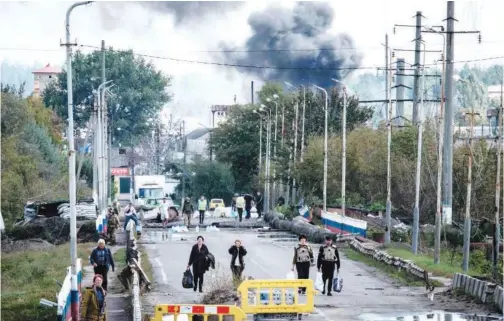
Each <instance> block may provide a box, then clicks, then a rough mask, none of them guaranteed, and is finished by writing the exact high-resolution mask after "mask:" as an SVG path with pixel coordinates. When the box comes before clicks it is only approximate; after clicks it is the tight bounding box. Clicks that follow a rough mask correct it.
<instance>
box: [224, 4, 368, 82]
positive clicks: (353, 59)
mask: <svg viewBox="0 0 504 321" xmlns="http://www.w3.org/2000/svg"><path fill="white" fill-rule="evenodd" d="M333 19H334V10H333V9H332V8H331V7H330V6H329V4H328V3H323V2H297V3H296V4H295V6H294V8H293V9H287V8H280V7H268V8H267V9H265V10H264V11H262V12H257V13H254V14H252V15H251V16H250V17H249V19H248V24H249V26H250V27H251V29H252V36H251V37H250V38H249V39H248V40H247V42H246V44H245V50H243V49H237V48H236V47H234V46H230V45H227V44H221V49H223V50H224V55H225V56H226V58H227V61H229V62H232V63H234V64H240V65H257V66H270V67H277V68H293V69H244V68H240V69H239V70H240V71H243V72H244V71H245V70H246V71H248V72H250V73H252V74H253V75H255V76H257V77H259V78H260V79H261V80H264V81H267V80H274V81H289V82H290V83H292V84H294V85H299V84H307V83H311V84H317V85H320V86H324V87H328V86H331V83H332V82H331V78H336V79H342V78H344V77H345V76H346V75H347V74H349V73H350V72H351V70H337V69H338V68H355V67H358V66H359V65H360V63H361V61H362V55H360V54H359V53H357V51H356V50H354V49H349V48H355V45H354V42H353V40H352V38H351V37H350V36H348V35H345V34H339V35H332V34H329V33H328V31H329V29H330V28H331V24H332V22H333ZM312 49H323V50H312ZM233 50H236V51H240V50H242V51H246V52H230V51H233ZM306 68H315V69H312V70H307V69H306ZM300 69H301V70H300ZM331 69H333V70H331Z"/></svg>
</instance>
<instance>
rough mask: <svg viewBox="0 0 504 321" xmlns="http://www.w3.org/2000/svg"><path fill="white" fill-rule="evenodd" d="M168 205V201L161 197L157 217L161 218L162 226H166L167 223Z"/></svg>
mask: <svg viewBox="0 0 504 321" xmlns="http://www.w3.org/2000/svg"><path fill="white" fill-rule="evenodd" d="M169 205H170V204H168V202H167V201H166V198H163V203H161V206H159V218H160V219H161V222H162V224H163V228H166V226H167V225H168V218H169V215H168V210H169Z"/></svg>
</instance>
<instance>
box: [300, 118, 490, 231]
mask: <svg viewBox="0 0 504 321" xmlns="http://www.w3.org/2000/svg"><path fill="white" fill-rule="evenodd" d="M417 132H418V130H417V128H414V127H409V128H403V129H401V130H394V131H393V136H392V154H391V167H392V178H391V180H392V182H391V183H392V191H391V196H392V199H391V201H392V204H393V212H394V216H399V217H401V218H402V219H406V221H407V222H408V221H409V220H410V219H411V216H412V213H413V205H414V201H415V170H416V151H417ZM386 142H387V132H386V129H378V130H374V129H370V128H357V129H355V130H353V131H351V132H350V133H348V134H347V184H346V194H347V195H348V196H349V197H348V199H347V206H357V205H360V206H362V207H364V208H370V207H372V205H373V204H381V205H382V206H383V204H385V201H386V196H387V185H386V179H387V146H386ZM323 150H324V143H323V138H322V137H312V138H311V139H310V140H309V142H308V147H307V148H306V150H305V155H304V162H303V163H298V165H297V167H296V170H295V172H294V175H295V177H296V181H297V183H299V184H300V186H301V188H302V191H303V193H304V195H305V196H306V197H307V198H308V197H311V196H316V197H319V198H321V197H322V187H323V186H322V182H323ZM328 150H329V152H328V158H329V163H328V177H329V179H328V184H327V199H328V200H330V201H334V200H338V199H339V198H340V196H341V152H340V151H341V138H340V136H339V135H338V136H332V137H330V138H329V141H328ZM422 152H423V155H422V172H421V187H420V188H421V190H420V195H421V199H420V212H421V215H420V219H421V221H422V223H427V222H429V223H431V224H433V223H434V214H435V211H436V209H435V204H436V179H437V142H436V132H435V128H434V127H433V126H431V125H430V124H428V123H427V124H426V125H425V129H424V140H423V151H422ZM467 153H468V149H467V148H466V147H464V146H461V147H456V148H455V151H454V162H453V171H454V172H453V173H454V175H453V218H454V220H458V221H461V220H463V216H464V212H465V204H466V191H467V190H466V182H467ZM473 156H474V158H473V177H472V193H473V194H472V200H471V217H472V218H476V219H477V218H482V217H485V216H486V217H488V215H489V213H493V207H494V202H495V169H496V155H495V149H494V147H493V146H489V145H488V144H486V143H485V142H484V141H475V142H474V148H473ZM375 209H377V208H375ZM381 209H382V210H383V207H382V208H381Z"/></svg>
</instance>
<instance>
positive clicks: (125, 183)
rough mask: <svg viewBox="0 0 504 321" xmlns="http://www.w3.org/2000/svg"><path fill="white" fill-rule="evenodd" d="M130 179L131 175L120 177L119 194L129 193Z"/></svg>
mask: <svg viewBox="0 0 504 321" xmlns="http://www.w3.org/2000/svg"><path fill="white" fill-rule="evenodd" d="M130 181H131V178H130V177H119V194H129V192H130Z"/></svg>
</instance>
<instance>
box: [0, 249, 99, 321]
mask: <svg viewBox="0 0 504 321" xmlns="http://www.w3.org/2000/svg"><path fill="white" fill-rule="evenodd" d="M94 245H95V244H93V243H83V244H78V246H77V251H78V256H79V257H80V258H81V259H82V260H83V265H85V264H86V262H87V258H88V257H89V254H90V253H91V249H92V247H94ZM69 256H70V245H69V244H64V245H59V246H56V247H54V248H51V249H48V250H43V251H41V250H37V251H23V252H16V253H6V254H4V253H2V264H1V267H2V297H1V303H2V319H3V320H10V321H18V320H19V321H24V320H37V321H44V320H55V319H56V308H47V307H40V304H39V302H40V299H41V298H45V299H47V300H50V301H54V302H55V301H56V294H57V293H58V291H59V290H60V286H59V285H58V284H57V283H56V280H57V281H59V282H61V283H63V280H64V279H65V276H66V268H67V267H68V266H69V265H70V257H69Z"/></svg>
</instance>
